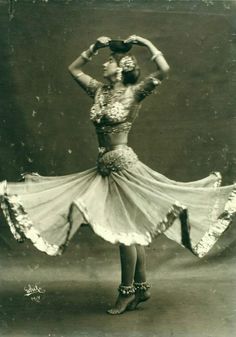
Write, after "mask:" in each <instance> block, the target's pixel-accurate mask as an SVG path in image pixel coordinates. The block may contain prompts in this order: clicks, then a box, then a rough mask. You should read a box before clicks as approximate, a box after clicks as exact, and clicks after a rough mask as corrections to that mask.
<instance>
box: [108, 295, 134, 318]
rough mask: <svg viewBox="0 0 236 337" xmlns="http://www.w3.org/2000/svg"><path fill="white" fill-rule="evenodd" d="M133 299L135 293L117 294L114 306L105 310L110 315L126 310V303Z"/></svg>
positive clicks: (128, 303)
mask: <svg viewBox="0 0 236 337" xmlns="http://www.w3.org/2000/svg"><path fill="white" fill-rule="evenodd" d="M134 300H135V295H134V294H130V295H122V294H119V295H118V298H117V300H116V303H115V306H114V307H113V308H111V309H108V310H107V313H108V314H110V315H119V314H122V313H123V312H125V311H126V309H127V307H128V305H130V304H131V302H133V301H134Z"/></svg>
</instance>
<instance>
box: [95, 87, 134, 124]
mask: <svg viewBox="0 0 236 337" xmlns="http://www.w3.org/2000/svg"><path fill="white" fill-rule="evenodd" d="M138 108H139V104H137V103H136V102H135V100H134V96H133V93H132V90H131V88H130V87H127V88H122V89H121V90H116V92H113V90H112V88H111V87H110V86H107V85H103V86H102V87H100V88H99V89H98V90H97V93H96V95H95V98H94V104H93V106H92V108H91V110H90V119H91V120H92V121H93V122H94V124H95V126H96V128H97V127H98V128H99V127H100V126H110V127H112V126H115V125H119V123H124V122H127V121H129V122H130V123H131V122H132V121H133V120H134V119H135V117H136V112H137V111H138Z"/></svg>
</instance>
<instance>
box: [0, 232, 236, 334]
mask: <svg viewBox="0 0 236 337" xmlns="http://www.w3.org/2000/svg"><path fill="white" fill-rule="evenodd" d="M234 231H235V230H234V229H231V231H229V232H228V233H226V235H225V237H224V238H223V239H221V241H220V244H218V245H217V246H216V247H215V248H214V250H213V252H212V253H211V254H209V255H208V257H206V258H203V259H198V258H196V257H194V256H193V255H192V254H191V253H189V252H188V251H187V250H185V249H184V248H182V247H180V246H177V245H176V243H174V242H172V241H170V240H168V239H166V238H165V237H164V236H162V237H159V238H157V239H155V240H154V242H153V244H152V245H151V246H150V247H148V248H147V256H148V279H149V281H150V283H151V284H152V288H151V290H152V298H151V299H150V301H149V302H146V303H143V304H141V305H140V308H139V309H138V310H135V311H132V312H126V313H124V314H122V315H119V316H110V315H108V314H107V313H106V309H107V308H109V307H110V306H112V304H113V303H114V301H115V298H116V295H117V290H116V289H117V286H118V284H119V279H120V273H119V255H118V249H117V247H116V246H113V245H110V244H109V243H106V242H104V241H103V240H101V239H100V238H98V237H96V236H95V235H94V234H93V233H92V232H91V230H90V229H89V228H82V229H81V231H80V232H79V234H78V235H76V236H75V238H74V239H73V240H72V242H71V245H70V246H69V247H68V249H67V251H66V252H65V253H64V255H62V256H61V257H49V256H47V255H46V254H43V253H40V252H38V251H37V250H35V249H34V248H33V247H32V246H31V244H30V243H24V244H18V243H15V242H14V241H13V240H12V239H11V237H10V235H9V234H8V233H7V231H4V235H1V247H2V250H1V286H0V287H1V288H0V290H1V302H0V314H1V318H0V324H1V325H0V336H1V337H3V336H4V337H5V336H7V337H31V336H34V337H80V336H81V337H82V336H86V337H100V336H101V337H102V336H107V337H113V336H114V337H120V336H124V337H143V336H145V337H146V336H148V337H154V336H155V337H159V336H160V337H200V336H201V337H233V336H234V331H235V328H236V321H235V315H236V294H235V279H236V277H235V276H236V275H235V268H234V266H235V261H236V259H235V254H234V253H235V245H234V240H233V236H232V234H233V232H234ZM29 286H31V287H32V288H34V287H35V286H37V287H38V289H41V291H42V293H40V292H39V293H37V294H35V295H31V296H27V291H26V289H29ZM37 296H38V297H37Z"/></svg>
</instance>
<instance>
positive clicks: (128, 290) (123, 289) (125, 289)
mask: <svg viewBox="0 0 236 337" xmlns="http://www.w3.org/2000/svg"><path fill="white" fill-rule="evenodd" d="M118 291H119V293H120V294H122V295H124V296H129V295H131V294H134V293H135V287H134V286H133V285H131V286H123V285H122V284H120V285H119V287H118Z"/></svg>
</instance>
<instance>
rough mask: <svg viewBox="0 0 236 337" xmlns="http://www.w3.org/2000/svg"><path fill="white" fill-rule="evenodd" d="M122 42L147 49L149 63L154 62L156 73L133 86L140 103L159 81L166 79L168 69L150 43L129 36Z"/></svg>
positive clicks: (162, 57)
mask: <svg viewBox="0 0 236 337" xmlns="http://www.w3.org/2000/svg"><path fill="white" fill-rule="evenodd" d="M124 42H126V43H133V44H136V45H139V46H144V47H147V48H148V49H149V52H150V54H151V61H153V62H155V64H156V67H157V71H156V72H154V73H152V74H150V75H149V76H147V77H146V78H145V79H144V80H143V81H141V82H140V83H138V84H137V85H135V86H134V90H135V95H136V98H137V100H138V101H141V100H142V99H144V98H145V97H146V96H148V95H150V94H151V93H152V92H153V91H154V89H155V88H156V87H157V86H158V85H159V84H160V83H161V81H162V80H163V79H164V78H166V77H167V75H168V72H169V70H170V67H169V65H168V63H167V62H166V60H165V58H164V56H163V54H162V52H161V51H160V50H158V49H157V48H156V47H155V46H154V44H153V43H152V42H151V41H149V40H147V39H145V38H143V37H141V36H137V35H131V36H130V37H128V38H127V39H126V40H125V41H124Z"/></svg>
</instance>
